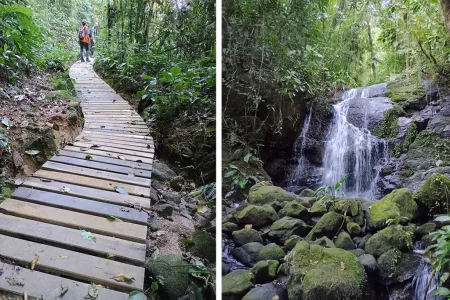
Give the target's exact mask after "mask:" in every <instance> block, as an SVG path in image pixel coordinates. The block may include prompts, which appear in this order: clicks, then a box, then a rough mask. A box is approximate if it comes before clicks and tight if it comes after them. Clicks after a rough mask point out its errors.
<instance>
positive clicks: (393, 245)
mask: <svg viewBox="0 0 450 300" xmlns="http://www.w3.org/2000/svg"><path fill="white" fill-rule="evenodd" d="M411 245H412V233H411V232H408V231H405V230H404V229H403V227H402V226H401V225H391V226H389V227H386V228H385V229H383V230H381V231H378V232H377V233H375V234H374V235H373V236H372V237H371V238H370V239H369V240H368V241H367V243H366V245H365V248H364V249H365V251H366V253H368V254H372V255H373V256H375V257H379V256H380V255H381V254H383V253H384V252H386V251H388V250H390V249H398V250H402V251H403V250H407V249H408V248H409V247H410V246H411Z"/></svg>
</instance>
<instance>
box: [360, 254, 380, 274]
mask: <svg viewBox="0 0 450 300" xmlns="http://www.w3.org/2000/svg"><path fill="white" fill-rule="evenodd" d="M358 260H359V262H360V263H361V265H362V266H363V267H364V269H365V270H366V272H367V273H375V272H376V271H377V269H378V265H377V260H376V259H375V257H373V256H372V255H370V254H363V255H360V256H359V257H358Z"/></svg>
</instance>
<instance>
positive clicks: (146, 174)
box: [50, 153, 152, 179]
mask: <svg viewBox="0 0 450 300" xmlns="http://www.w3.org/2000/svg"><path fill="white" fill-rule="evenodd" d="M50 160H51V161H54V162H58V163H63V164H69V165H74V166H79V167H86V168H90V169H96V170H102V171H108V172H114V173H119V174H125V175H128V174H134V176H137V177H143V178H149V179H150V178H151V177H152V172H151V171H147V170H142V169H133V168H130V167H124V166H117V165H111V164H105V163H101V162H96V161H95V159H93V158H91V159H90V160H87V159H78V158H74V157H67V156H61V153H60V155H58V156H53V157H52V158H51V159H50ZM119 160H120V159H119Z"/></svg>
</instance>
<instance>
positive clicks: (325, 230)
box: [306, 212, 344, 240]
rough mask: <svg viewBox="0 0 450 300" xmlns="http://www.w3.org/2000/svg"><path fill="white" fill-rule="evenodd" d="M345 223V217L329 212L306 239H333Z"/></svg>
mask: <svg viewBox="0 0 450 300" xmlns="http://www.w3.org/2000/svg"><path fill="white" fill-rule="evenodd" d="M343 221H344V217H343V216H342V215H340V214H338V213H335V212H328V213H326V214H325V215H323V216H322V217H321V218H320V220H319V222H317V224H316V225H315V226H314V227H313V229H312V230H311V231H310V232H309V233H308V235H307V236H306V239H307V240H315V239H317V238H319V237H322V236H326V237H328V238H333V236H334V235H335V234H336V233H337V231H338V229H339V227H340V226H341V225H342V222H343Z"/></svg>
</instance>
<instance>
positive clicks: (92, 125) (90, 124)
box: [84, 121, 149, 132]
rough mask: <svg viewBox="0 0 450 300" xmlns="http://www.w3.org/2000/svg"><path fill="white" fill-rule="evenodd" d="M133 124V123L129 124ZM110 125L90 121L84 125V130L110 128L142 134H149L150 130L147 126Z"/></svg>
mask: <svg viewBox="0 0 450 300" xmlns="http://www.w3.org/2000/svg"><path fill="white" fill-rule="evenodd" d="M129 123H131V122H129ZM129 123H127V124H108V123H98V122H95V121H88V122H85V123H84V128H100V129H103V128H110V129H123V130H136V129H137V130H139V131H142V132H149V129H148V127H147V126H146V125H137V124H129Z"/></svg>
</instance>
